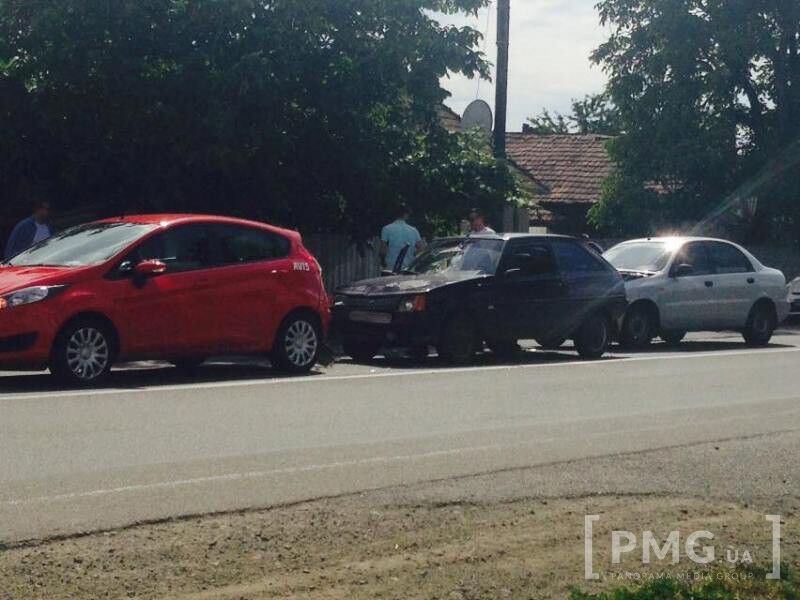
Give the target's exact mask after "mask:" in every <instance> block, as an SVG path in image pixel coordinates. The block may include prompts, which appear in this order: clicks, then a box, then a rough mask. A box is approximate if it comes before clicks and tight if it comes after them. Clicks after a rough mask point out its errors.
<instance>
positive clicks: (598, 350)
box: [575, 313, 612, 360]
mask: <svg viewBox="0 0 800 600" xmlns="http://www.w3.org/2000/svg"><path fill="white" fill-rule="evenodd" d="M611 335H612V333H611V322H610V321H609V319H608V317H607V316H606V315H604V314H602V313H595V314H594V315H592V316H591V317H589V318H588V319H587V320H586V321H585V322H584V324H583V325H582V326H581V328H580V330H578V334H577V335H576V336H575V347H576V348H577V349H578V354H580V356H581V358H585V359H589V360H596V359H598V358H602V357H603V355H604V354H605V353H606V352H607V351H608V347H609V345H610V344H611Z"/></svg>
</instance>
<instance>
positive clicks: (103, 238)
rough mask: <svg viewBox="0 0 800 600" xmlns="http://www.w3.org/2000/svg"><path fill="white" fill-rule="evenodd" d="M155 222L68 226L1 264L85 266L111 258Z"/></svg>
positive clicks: (17, 265)
mask: <svg viewBox="0 0 800 600" xmlns="http://www.w3.org/2000/svg"><path fill="white" fill-rule="evenodd" d="M156 227H158V225H145V224H141V223H90V224H88V225H80V226H78V227H73V228H71V229H67V230H65V231H62V232H60V233H57V234H55V235H54V236H53V237H51V238H50V239H47V240H44V241H42V242H39V243H38V244H36V245H35V246H33V247H31V248H29V249H28V250H25V251H24V252H22V253H21V254H18V255H17V256H15V257H14V258H12V259H11V260H9V261H7V262H6V263H4V264H5V265H7V266H11V267H88V266H93V265H99V264H102V263H104V262H106V261H107V260H109V259H110V258H113V257H114V256H116V255H117V254H119V253H120V252H122V251H123V250H125V248H127V247H128V246H130V245H131V244H132V243H133V242H135V241H136V240H138V239H140V238H141V237H142V236H144V235H146V234H147V233H149V232H151V231H153V230H154V229H155V228H156Z"/></svg>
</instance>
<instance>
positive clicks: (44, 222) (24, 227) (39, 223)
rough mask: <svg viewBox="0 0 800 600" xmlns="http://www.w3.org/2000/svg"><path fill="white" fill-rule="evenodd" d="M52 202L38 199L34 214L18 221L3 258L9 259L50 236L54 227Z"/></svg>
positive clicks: (34, 205) (34, 206) (35, 203)
mask: <svg viewBox="0 0 800 600" xmlns="http://www.w3.org/2000/svg"><path fill="white" fill-rule="evenodd" d="M50 213H51V208H50V203H49V202H47V201H46V200H37V201H36V202H34V204H33V215H31V216H30V217H28V218H27V219H24V220H23V221H20V222H19V223H17V226H16V227H14V230H13V231H12V232H11V236H10V237H9V238H8V243H7V244H6V248H5V253H4V254H3V258H4V259H5V260H8V259H9V258H13V257H15V256H16V255H17V254H19V253H20V252H24V251H25V250H27V249H28V248H30V247H31V246H33V245H35V244H38V243H39V242H41V241H44V240H46V239H48V238H50V237H51V236H52V235H53V229H52V227H51V226H50Z"/></svg>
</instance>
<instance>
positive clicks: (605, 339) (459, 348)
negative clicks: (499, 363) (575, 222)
mask: <svg viewBox="0 0 800 600" xmlns="http://www.w3.org/2000/svg"><path fill="white" fill-rule="evenodd" d="M626 306H627V300H626V296H625V285H624V282H623V280H622V276H621V275H620V274H619V273H618V272H617V271H616V269H614V268H613V267H612V266H611V265H610V264H608V263H607V262H606V261H605V260H604V259H603V258H602V257H601V256H599V255H598V254H597V252H595V251H593V250H591V249H590V248H588V247H587V246H586V245H585V243H584V242H583V241H580V240H576V239H572V238H568V237H560V236H532V235H519V234H511V235H498V236H479V237H470V238H465V239H451V240H447V241H445V242H440V243H437V244H435V245H434V246H432V247H431V249H430V250H429V251H427V252H425V253H423V254H421V255H420V256H419V257H418V258H417V259H416V261H415V262H414V263H413V264H412V266H411V267H410V268H409V269H408V270H407V271H404V272H403V273H402V274H399V275H394V276H389V277H381V278H379V279H370V280H366V281H361V282H358V283H355V284H353V285H350V286H347V287H344V288H341V289H339V290H338V291H337V293H336V298H335V305H334V327H335V330H336V331H337V333H338V335H339V336H340V338H341V340H342V343H343V346H344V350H345V352H346V353H347V354H348V355H350V356H351V357H352V358H354V359H355V360H357V361H368V360H371V359H372V358H374V357H375V356H376V355H377V354H378V353H379V351H380V350H381V349H382V348H385V347H393V348H404V349H410V350H412V351H414V352H418V353H419V354H420V355H427V352H428V347H429V346H434V347H436V349H437V351H438V353H439V356H440V357H441V358H442V359H444V360H445V361H447V362H449V363H454V364H466V363H469V362H471V361H472V360H473V358H474V357H475V355H476V354H477V353H478V352H479V351H481V350H482V349H483V347H484V343H485V344H488V346H489V348H490V349H491V350H493V351H494V352H495V353H497V354H499V355H503V356H508V355H510V354H513V353H514V352H516V351H517V350H518V348H519V346H518V345H517V342H518V340H536V341H537V342H538V343H539V344H540V345H542V346H543V347H545V348H548V349H555V348H558V347H560V346H561V345H562V344H563V343H564V342H565V341H566V340H568V339H573V340H574V341H575V346H576V348H577V350H578V353H579V354H580V355H581V356H582V357H584V358H588V359H597V358H600V357H602V356H603V355H604V354H605V353H606V351H607V350H608V346H609V344H610V343H611V341H612V339H613V338H614V337H615V336H616V334H617V331H616V324H617V323H618V322H619V321H620V317H621V316H622V315H623V314H624V312H625V308H626Z"/></svg>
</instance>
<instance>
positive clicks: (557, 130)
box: [528, 93, 622, 135]
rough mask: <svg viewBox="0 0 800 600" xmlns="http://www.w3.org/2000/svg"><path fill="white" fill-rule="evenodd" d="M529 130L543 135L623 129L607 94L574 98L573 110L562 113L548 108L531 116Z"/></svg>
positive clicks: (608, 133) (602, 132) (615, 133)
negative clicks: (579, 98) (580, 98)
mask: <svg viewBox="0 0 800 600" xmlns="http://www.w3.org/2000/svg"><path fill="white" fill-rule="evenodd" d="M528 123H529V125H528V130H529V131H531V132H532V133H540V134H570V133H583V134H587V133H591V134H598V135H617V134H619V133H620V132H621V131H622V123H621V121H620V117H619V112H618V111H617V108H616V106H614V104H613V102H611V100H610V98H609V95H608V94H606V93H601V94H592V95H588V96H586V97H584V98H583V100H573V101H572V112H570V113H569V114H566V115H564V114H562V113H559V112H551V111H550V110H548V109H544V110H543V111H542V112H541V113H539V114H538V115H537V116H534V117H529V118H528Z"/></svg>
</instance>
